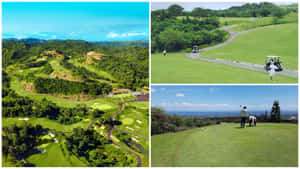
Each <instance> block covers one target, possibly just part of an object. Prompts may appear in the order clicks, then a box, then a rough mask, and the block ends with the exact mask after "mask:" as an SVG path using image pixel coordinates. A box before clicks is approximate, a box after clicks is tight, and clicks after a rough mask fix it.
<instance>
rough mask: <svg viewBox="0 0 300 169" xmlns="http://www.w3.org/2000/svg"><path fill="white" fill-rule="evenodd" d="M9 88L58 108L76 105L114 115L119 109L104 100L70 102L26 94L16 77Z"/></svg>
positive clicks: (43, 95)
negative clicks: (47, 101) (48, 102)
mask: <svg viewBox="0 0 300 169" xmlns="http://www.w3.org/2000/svg"><path fill="white" fill-rule="evenodd" d="M10 87H11V89H13V90H14V91H16V93H17V94H19V95H21V96H27V97H29V98H31V99H32V100H35V101H38V102H40V101H42V100H43V99H44V98H46V99H47V100H49V101H51V102H54V103H56V104H57V105H58V106H60V107H76V106H77V105H80V104H85V105H86V106H87V107H93V108H97V109H100V110H103V111H105V112H109V113H114V112H116V111H118V109H119V105H118V104H117V103H114V102H112V101H110V100H108V99H105V98H99V99H93V100H90V101H72V100H67V99H62V98H58V97H54V96H51V95H48V94H37V93H31V92H27V91H25V90H24V89H23V88H22V86H21V85H20V84H19V82H18V80H17V78H16V77H12V79H11V84H10Z"/></svg>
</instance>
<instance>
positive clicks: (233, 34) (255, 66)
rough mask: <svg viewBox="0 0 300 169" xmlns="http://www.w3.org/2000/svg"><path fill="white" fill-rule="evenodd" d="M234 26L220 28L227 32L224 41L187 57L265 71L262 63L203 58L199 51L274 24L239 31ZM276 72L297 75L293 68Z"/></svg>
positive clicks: (209, 48)
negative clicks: (227, 34) (234, 29)
mask: <svg viewBox="0 0 300 169" xmlns="http://www.w3.org/2000/svg"><path fill="white" fill-rule="evenodd" d="M234 26H236V25H231V26H225V27H222V28H221V29H223V30H225V31H228V32H229V37H228V39H227V40H226V41H225V42H222V43H219V44H217V45H215V46H210V47H207V48H203V49H200V50H199V53H187V54H186V55H187V57H189V58H192V59H200V60H203V61H207V62H213V63H219V64H225V65H230V66H235V67H240V68H244V69H250V70H255V71H260V72H266V70H265V69H264V66H263V65H258V64H252V63H246V62H238V61H229V60H224V59H212V58H205V57H202V56H201V55H200V53H201V52H205V51H208V50H211V49H216V48H219V47H221V46H224V45H227V44H228V43H230V42H231V41H232V40H233V39H234V38H235V37H236V36H237V35H239V34H242V33H246V32H249V31H253V30H257V29H261V28H266V27H272V26H274V25H269V26H263V27H257V28H253V29H249V30H245V31H240V32H234V31H232V30H231V28H232V27H234ZM276 74H279V75H284V76H290V77H298V71H295V70H286V69H284V70H283V71H281V72H276Z"/></svg>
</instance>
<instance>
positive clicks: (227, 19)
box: [177, 16, 252, 26]
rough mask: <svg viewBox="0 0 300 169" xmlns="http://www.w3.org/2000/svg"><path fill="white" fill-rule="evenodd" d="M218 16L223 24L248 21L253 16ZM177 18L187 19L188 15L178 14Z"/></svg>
mask: <svg viewBox="0 0 300 169" xmlns="http://www.w3.org/2000/svg"><path fill="white" fill-rule="evenodd" d="M217 18H218V19H219V21H220V24H221V26H229V25H234V24H241V23H247V22H249V21H251V19H252V17H217ZM177 19H179V20H182V19H186V16H178V17H177ZM189 19H197V20H204V19H206V18H205V17H193V16H189Z"/></svg>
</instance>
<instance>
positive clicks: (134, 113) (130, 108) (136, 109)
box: [116, 102, 149, 138]
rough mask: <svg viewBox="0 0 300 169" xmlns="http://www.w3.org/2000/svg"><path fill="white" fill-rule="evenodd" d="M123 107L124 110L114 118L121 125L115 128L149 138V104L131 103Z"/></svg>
mask: <svg viewBox="0 0 300 169" xmlns="http://www.w3.org/2000/svg"><path fill="white" fill-rule="evenodd" d="M124 106H125V108H124V110H123V111H122V112H120V113H119V114H118V115H117V117H116V118H117V119H119V120H120V121H121V122H122V125H120V126H116V128H119V129H122V130H125V131H128V132H131V133H136V134H138V135H140V136H143V137H145V138H149V130H148V126H149V102H132V103H126V104H125V105H124Z"/></svg>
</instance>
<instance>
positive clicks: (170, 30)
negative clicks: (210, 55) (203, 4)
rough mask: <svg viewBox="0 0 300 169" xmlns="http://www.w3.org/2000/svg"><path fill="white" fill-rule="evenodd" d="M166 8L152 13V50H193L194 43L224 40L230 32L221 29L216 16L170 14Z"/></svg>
mask: <svg viewBox="0 0 300 169" xmlns="http://www.w3.org/2000/svg"><path fill="white" fill-rule="evenodd" d="M166 13H167V12H165V10H158V11H153V12H152V13H151V49H152V50H151V52H159V51H162V50H167V51H180V50H182V49H188V50H190V51H191V48H192V46H193V45H197V46H204V45H212V44H215V43H220V42H223V41H224V40H226V39H227V37H228V33H227V32H226V31H224V30H221V29H216V28H218V27H220V22H219V20H218V19H217V18H216V17H208V18H204V19H201V20H200V19H198V18H193V17H189V16H182V17H181V19H178V18H176V17H175V16H168V15H167V14H166Z"/></svg>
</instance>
